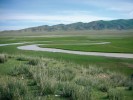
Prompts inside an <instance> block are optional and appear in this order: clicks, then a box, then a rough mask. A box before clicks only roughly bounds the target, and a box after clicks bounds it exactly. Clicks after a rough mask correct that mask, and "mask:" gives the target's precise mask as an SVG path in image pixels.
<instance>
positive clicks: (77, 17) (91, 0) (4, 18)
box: [0, 0, 133, 31]
mask: <svg viewBox="0 0 133 100" xmlns="http://www.w3.org/2000/svg"><path fill="white" fill-rule="evenodd" d="M132 18H133V0H0V31H3V30H18V29H23V28H28V27H34V26H41V25H56V24H69V23H75V22H86V23H87V22H91V21H96V20H115V19H132Z"/></svg>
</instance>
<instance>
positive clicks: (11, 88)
mask: <svg viewBox="0 0 133 100" xmlns="http://www.w3.org/2000/svg"><path fill="white" fill-rule="evenodd" d="M5 80H6V79H4V81H5ZM26 93H27V88H26V85H25V84H23V82H20V81H17V80H14V79H13V80H11V79H9V78H8V81H7V82H5V83H0V100H22V99H23V98H24V97H25V95H26Z"/></svg>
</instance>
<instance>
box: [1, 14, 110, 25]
mask: <svg viewBox="0 0 133 100" xmlns="http://www.w3.org/2000/svg"><path fill="white" fill-rule="evenodd" d="M0 20H1V21H9V20H16V21H33V22H39V21H40V22H42V21H43V22H48V21H49V22H52V21H53V23H55V22H58V23H73V22H90V21H95V20H111V18H108V17H101V16H93V15H89V14H86V13H83V12H82V13H81V12H80V13H70V14H69V15H66V14H65V15H61V14H60V15H29V14H14V15H8V16H7V15H3V16H0Z"/></svg>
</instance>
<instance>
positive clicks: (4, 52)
mask: <svg viewBox="0 0 133 100" xmlns="http://www.w3.org/2000/svg"><path fill="white" fill-rule="evenodd" d="M49 34H50V35H49ZM75 34H77V35H76V36H75ZM21 35H22V36H19V35H18V34H16V33H15V34H12V33H11V35H9V34H8V35H6V34H5V35H3V34H1V37H0V44H8V43H18V42H29V43H25V44H17V45H7V46H0V99H1V100H31V99H33V100H39V99H40V100H132V98H133V84H132V83H133V76H132V75H133V59H126V58H113V57H112V58H110V57H102V56H83V55H74V54H65V53H55V52H42V51H27V50H19V49H17V47H18V46H22V45H29V44H42V45H40V47H42V48H43V47H48V48H59V49H65V50H76V51H89V52H90V51H92V52H111V53H112V52H113V53H133V31H132V30H130V31H115V30H114V31H107V30H106V31H99V32H98V31H80V32H76V31H74V32H68V34H67V32H55V33H54V32H51V33H50V32H49V33H47V34H42V33H39V34H38V36H37V35H34V36H33V35H32V34H31V33H29V34H28V33H27V34H26V35H25V34H21ZM100 42H110V43H108V44H97V45H96V44H94V43H100Z"/></svg>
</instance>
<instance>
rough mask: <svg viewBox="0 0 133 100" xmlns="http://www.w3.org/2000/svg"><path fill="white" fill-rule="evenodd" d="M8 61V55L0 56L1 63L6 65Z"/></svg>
mask: <svg viewBox="0 0 133 100" xmlns="http://www.w3.org/2000/svg"><path fill="white" fill-rule="evenodd" d="M7 60H8V55H7V54H0V63H5V62H6V61H7Z"/></svg>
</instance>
